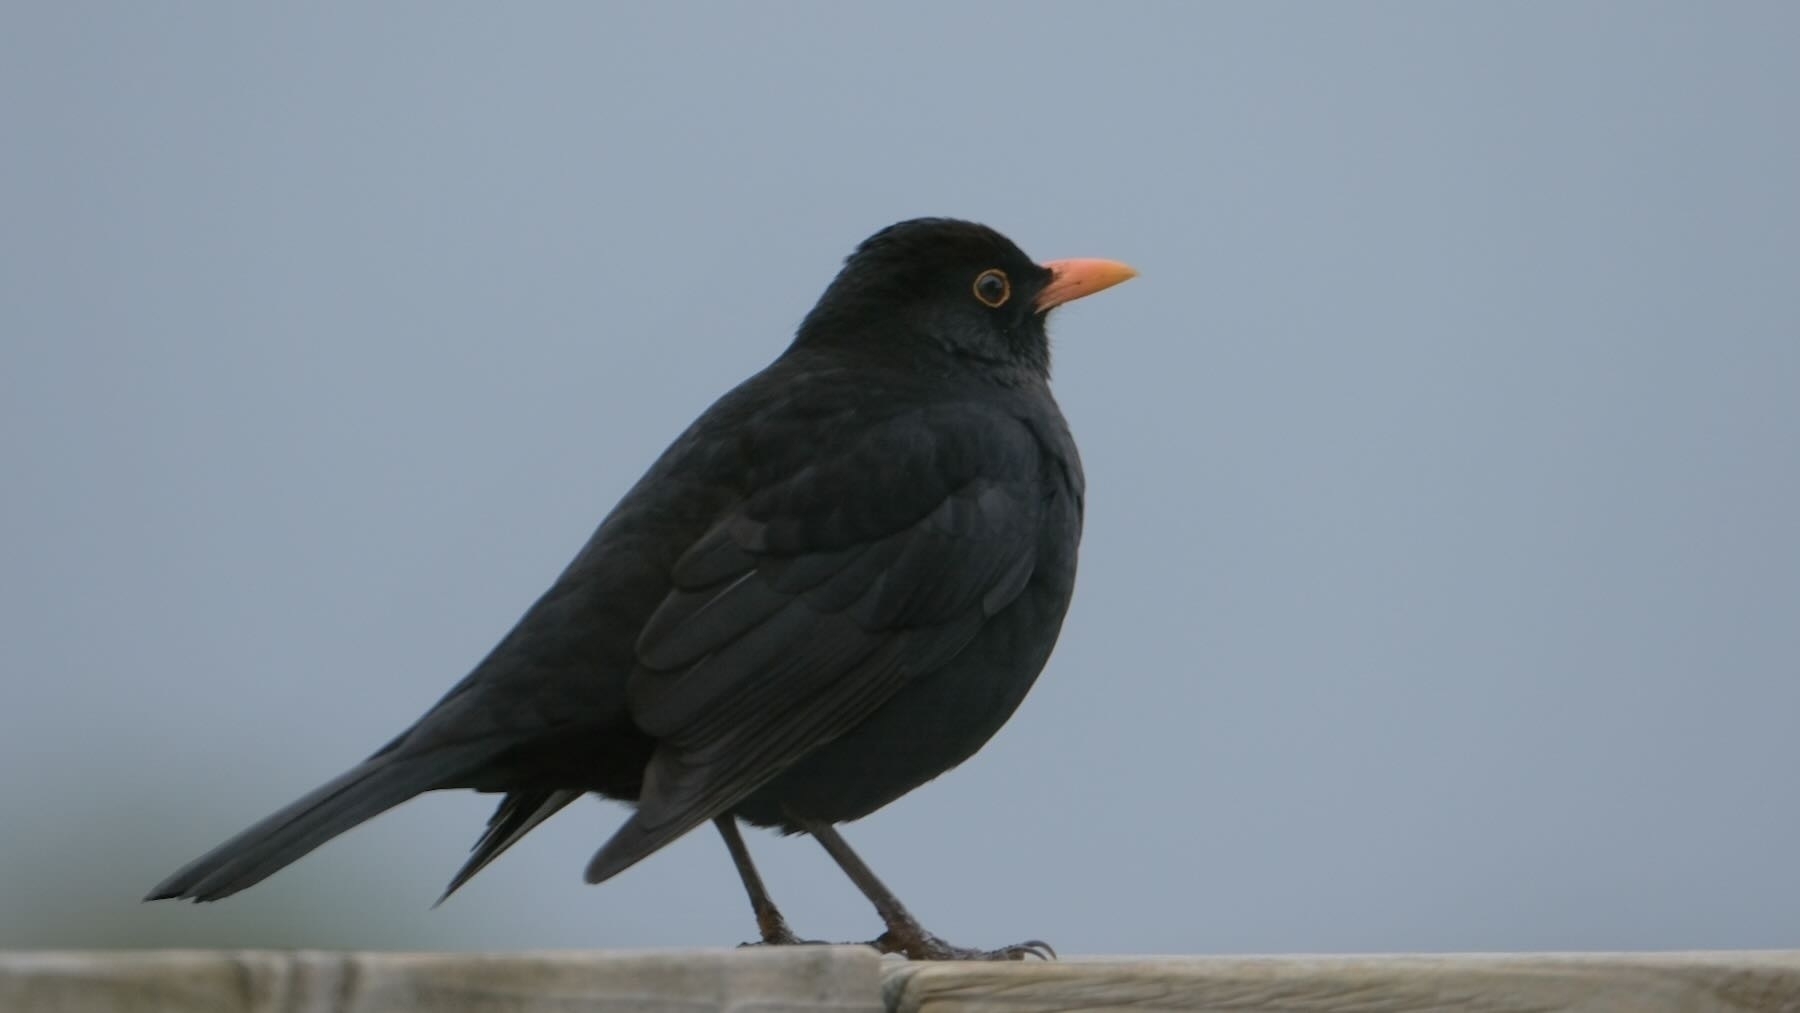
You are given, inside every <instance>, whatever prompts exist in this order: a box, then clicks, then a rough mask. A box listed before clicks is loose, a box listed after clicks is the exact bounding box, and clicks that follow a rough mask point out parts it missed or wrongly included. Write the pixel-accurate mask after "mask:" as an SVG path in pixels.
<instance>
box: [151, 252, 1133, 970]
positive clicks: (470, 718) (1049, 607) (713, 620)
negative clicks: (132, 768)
mask: <svg viewBox="0 0 1800 1013" xmlns="http://www.w3.org/2000/svg"><path fill="white" fill-rule="evenodd" d="M1134 274H1135V272H1134V271H1132V269H1131V268H1129V267H1126V266H1125V265H1123V264H1119V263H1115V262H1112V261H1105V260H1063V261H1055V262H1051V263H1048V264H1045V265H1039V264H1036V263H1034V262H1033V261H1032V260H1030V259H1029V258H1027V257H1026V256H1025V254H1024V253H1022V252H1020V250H1019V248H1018V247H1017V246H1015V245H1013V244H1012V242H1010V241H1009V240H1007V239H1006V237H1004V236H1002V235H1000V234H999V233H998V232H995V231H993V230H992V229H989V228H987V227H985V226H981V225H976V224H974V223H970V222H962V221H954V220H949V219H937V218H928V219H918V220H914V221H907V222H901V223H899V224H897V225H893V226H890V227H888V228H886V229H883V230H882V231H880V232H878V233H876V234H875V235H874V236H872V237H870V238H869V239H868V240H866V241H865V242H863V243H862V245H861V246H859V247H858V248H857V249H856V251H855V252H854V253H853V254H852V255H851V256H850V257H849V258H848V259H847V260H846V261H845V263H844V267H843V269H842V270H841V271H840V272H839V274H838V276H837V278H836V279H835V280H834V281H833V282H832V283H831V286H830V287H829V288H827V289H826V290H825V294H824V295H823V296H822V297H821V298H820V299H819V302H818V305H817V306H815V307H814V308H813V310H812V312H811V313H809V314H807V316H806V318H805V320H804V321H802V323H801V324H800V328H799V331H798V332H797V334H796V335H795V337H794V340H793V343H792V344H791V345H790V346H789V347H788V349H787V351H785V352H784V353H783V354H782V355H781V356H780V357H779V358H778V359H776V360H775V361H774V362H773V363H772V364H770V365H769V366H768V367H767V368H766V369H764V370H763V371H762V372H760V373H758V374H756V375H755V376H753V377H751V378H750V379H748V380H746V381H745V382H744V383H742V384H741V385H739V386H738V387H737V388H736V389H734V390H732V391H731V392H730V393H728V394H726V395H725V396H724V397H722V398H720V399H719V400H718V401H717V402H716V403H715V404H713V406H712V407H711V408H709V409H707V411H706V413H705V414H703V415H701V416H700V418H699V419H698V420H697V421H696V422H694V423H693V424H692V425H691V426H689V427H688V429H687V431H686V432H685V433H683V434H682V435H681V436H680V437H679V438H677V439H676V440H675V442H674V444H673V445H671V446H670V447H669V448H668V450H667V451H665V452H664V453H663V455H662V457H661V458H659V459H658V460H657V462H656V463H655V464H654V465H652V466H651V468H650V470H649V472H648V473H647V474H645V475H644V477H643V478H642V479H641V480H639V481H638V483H637V485H635V486H634V487H633V488H632V489H631V491H630V492H628V493H626V495H625V498H624V499H623V500H621V501H620V502H619V504H618V506H617V507H615V508H614V509H613V511H612V513H611V514H610V515H609V516H608V517H607V518H606V520H605V521H604V522H602V523H601V525H600V528H599V530H598V531H596V532H595V533H594V535H593V537H591V538H590V539H589V540H588V542H587V544H586V545H585V546H584V547H583V548H582V550H581V552H580V553H579V554H578V555H577V556H576V557H575V560H574V562H572V563H570V564H569V566H568V568H567V569H566V570H564V571H563V573H562V575H561V576H560V577H558V578H557V580H556V583H555V584H554V585H552V586H551V588H550V590H549V591H548V592H547V593H546V594H545V595H544V596H543V597H542V598H540V599H538V601H537V602H536V603H535V604H534V605H533V606H532V607H531V609H530V610H529V611H528V612H526V613H525V615H524V617H523V618H521V619H520V620H519V623H518V625H517V626H516V627H514V628H513V630H512V631H511V632H510V633H508V634H507V635H506V637H505V638H504V639H502V640H501V641H500V643H499V645H498V646H496V647H495V648H494V649H493V651H492V652H491V653H489V654H488V656H487V657H486V658H485V659H483V660H482V661H481V663H480V664H478V665H476V666H475V669H474V670H473V671H471V672H470V673H469V674H468V675H467V676H465V677H464V678H463V680H462V681H461V682H459V683H457V684H456V686H455V687H454V688H452V689H451V690H450V692H449V693H448V694H447V695H446V696H445V697H444V698H443V699H442V700H440V701H438V703H437V705H436V706H434V707H432V708H431V710H429V711H427V712H426V713H425V715H424V716H423V717H421V718H420V719H419V720H418V721H417V722H416V723H414V724H413V726H412V727H411V728H408V729H407V730H406V731H405V732H403V733H401V735H400V736H399V737H398V738H396V739H394V740H393V741H392V742H389V743H388V744H387V745H385V746H383V747H382V748H381V749H379V750H377V751H376V752H375V754H374V755H372V756H370V757H369V758H368V759H367V760H364V761H363V762H362V763H361V764H359V765H358V766H356V767H354V768H352V769H351V770H350V771H348V772H347V773H345V774H343V775H341V776H339V777H338V778H337V779H336V780H333V781H331V782H329V783H327V784H325V785H323V786H322V787H320V788H318V789H316V790H315V791H313V792H312V793H311V794H309V795H307V796H305V797H304V798H301V799H300V800H298V801H296V802H294V803H293V804H291V805H289V806H288V807H287V808H285V809H282V810H281V811H279V812H277V813H275V814H274V815H272V816H270V817H268V818H267V819H265V820H263V821H262V822H260V823H258V824H256V825H255V826H252V827H250V828H249V829H248V830H245V831H243V832H242V833H240V834H238V835H237V836H236V837H234V838H232V839H231V840H229V841H226V842H225V843H224V844H221V845H220V846H218V847H217V848H215V849H213V850H212V851H210V852H208V853H207V854H205V855H203V856H201V857H200V858H198V859H196V860H195V861H193V862H192V863H190V864H189V865H188V866H187V867H186V868H183V869H182V870H181V871H179V872H177V873H175V874H174V875H173V876H170V877H169V878H168V879H167V880H165V881H164V882H163V883H161V884H160V885H158V886H157V887H156V889H155V890H153V891H151V893H150V896H149V897H148V898H146V899H149V900H157V899H162V898H192V899H194V900H196V901H209V900H217V899H219V898H221V897H226V896H229V895H231V894H233V893H236V892H238V891H239V890H242V889H244V888H246V887H248V886H251V885H253V884H255V883H257V882H260V881H261V880H262V879H264V878H265V877H267V876H269V875H270V874H272V873H274V872H275V871H276V870H278V869H281V868H282V867H284V866H286V865H288V864H289V863H291V862H293V861H295V860H297V859H299V858H300V857H301V856H302V855H305V854H306V853H307V852H309V851H311V850H312V849H314V848H316V847H318V846H319V845H320V844H323V843H324V842H326V841H327V840H330V839H331V838H333V837H335V836H337V835H338V834H341V833H343V832H344V831H346V830H349V829H350V828H351V827H354V826H356V825H358V824H360V823H362V822H363V821H364V820H367V819H370V818H371V817H373V816H376V815H378V814H380V813H382V812H385V811H386V810H388V809H391V808H393V807H394V806H396V805H399V804H400V803H402V802H405V801H406V800H408V799H410V798H412V797H414V796H416V795H419V794H421V793H423V792H427V791H434V790H439V789H447V788H464V789H474V790H475V791H481V792H498V793H504V796H505V797H504V798H503V799H502V800H501V802H500V806H499V809H498V810H497V811H496V812H495V813H494V815H493V817H492V819H490V820H489V821H488V828H487V832H486V833H485V834H484V835H483V836H482V838H481V839H480V841H478V842H477V843H476V845H475V848H474V853H473V855H472V856H471V857H470V859H469V861H468V863H467V864H466V865H465V866H464V867H463V869H462V870H461V871H460V872H458V873H457V875H456V877H455V878H454V879H453V880H452V881H451V883H450V886H449V889H448V890H446V891H445V894H444V896H445V897H448V896H449V895H450V893H451V892H453V891H455V890H456V889H457V888H458V887H460V886H461V885H462V884H463V883H465V882H467V881H468V879H469V877H471V876H473V875H474V874H475V873H476V872H478V871H480V870H481V869H482V868H483V867H485V866H486V865H487V864H488V863H489V862H491V861H493V860H494V858H495V857H497V856H498V855H499V854H500V853H501V852H503V851H505V850H506V849H507V848H508V847H511V846H512V845H513V843H515V842H516V841H518V840H519V839H520V838H521V837H523V836H524V835H525V834H526V833H528V832H529V831H531V830H532V829H533V828H535V827H536V826H537V825H538V824H540V823H542V822H543V821H544V820H546V819H548V818H549V817H550V816H552V815H554V814H555V813H556V812H557V811H558V810H560V809H562V808H563V807H564V806H566V805H568V804H569V803H570V802H572V801H574V800H575V799H577V798H579V797H581V796H582V795H583V794H586V793H588V792H593V793H596V794H599V795H602V796H605V797H607V798H613V799H620V800H624V801H628V802H632V803H635V805H636V811H635V813H634V814H633V815H632V816H631V818H630V819H629V820H628V821H626V823H625V825H624V826H622V827H620V828H619V830H618V832H617V833H615V834H614V835H613V837H612V839H611V840H609V841H607V842H606V844H605V845H604V846H603V847H601V849H600V851H599V852H598V853H597V854H596V855H595V856H594V858H593V860H592V861H591V862H590V863H589V864H588V867H587V881H588V882H590V883H599V882H601V881H603V880H606V879H609V878H611V877H612V876H615V875H617V874H618V873H620V872H622V871H624V870H625V869H627V868H629V867H630V866H631V865H633V864H634V863H636V862H638V861H639V860H641V859H643V858H644V857H646V856H648V855H649V854H651V853H652V852H654V851H656V850H657V849H658V848H661V847H662V846H663V845H665V844H668V843H669V842H671V841H673V840H675V839H676V838H678V837H680V836H681V835H683V834H685V833H687V832H688V831H689V830H692V829H694V828H695V827H697V826H699V825H700V824H701V823H704V822H706V821H708V820H711V821H713V823H714V824H715V825H716V826H717V827H718V829H719V832H720V833H721V834H722V835H723V836H724V839H725V843H726V846H727V847H728V848H729V849H730V851H731V855H732V859H733V862H734V863H735V864H736V866H737V869H738V872H739V874H740V876H741V877H742V879H743V881H744V886H745V888H746V890H747V891H748V892H749V894H750V899H751V903H752V905H753V907H754V908H755V910H756V916H757V923H758V927H759V929H760V930H761V934H762V940H763V942H765V943H771V944H776V943H794V942H800V941H801V940H799V939H798V938H796V937H795V935H794V934H793V933H792V932H791V931H789V929H788V927H787V924H786V923H785V921H784V920H783V919H782V916H781V914H780V912H779V911H778V910H777V909H776V907H775V905H774V904H773V903H772V902H771V901H770V900H769V897H768V894H767V892H766V891H765V890H764V889H763V886H762V882H761V880H760V878H759V877H758V875H757V873H756V869H755V867H754V866H753V865H752V864H751V861H750V856H749V852H748V851H747V850H746V849H745V846H744V842H743V838H742V836H741V835H740V834H739V832H738V826H737V821H738V820H745V821H748V822H749V823H751V824H754V825H756V826H762V827H774V828H777V829H779V830H781V831H783V832H785V833H806V834H811V835H812V836H813V837H815V838H817V839H818V841H819V843H820V844H822V845H823V846H824V847H825V849H826V851H828V852H829V853H830V854H831V856H832V858H833V859H835V860H836V861H837V863H838V864H839V865H840V866H841V867H842V868H843V869H844V871H845V872H846V873H847V874H848V875H849V876H850V878H851V879H852V880H854V881H855V883H856V885H857V886H858V887H859V888H860V889H861V890H862V891H863V893H864V894H865V895H866V896H867V897H868V898H869V900H870V901H871V902H873V903H874V905H875V907H876V910H877V912H878V913H879V914H880V915H881V918H882V920H883V921H884V922H885V924H886V926H887V931H886V932H885V933H884V934H883V935H882V936H881V937H880V938H878V939H876V940H875V941H874V942H873V943H872V944H871V945H874V946H875V947H876V948H878V949H880V950H882V951H883V952H890V953H901V954H905V955H906V956H908V957H912V958H914V959H933V958H935V959H945V958H961V959H973V958H986V959H1007V958H1011V959H1018V958H1020V957H1023V956H1024V955H1026V954H1028V953H1029V954H1035V955H1039V956H1044V955H1045V954H1046V951H1048V949H1049V948H1048V947H1047V946H1044V945H1043V944H1041V943H1036V942H1033V943H1024V944H1019V945H1017V946H1009V947H1004V948H1002V949H999V950H993V951H979V950H967V949H962V948H959V947H954V946H951V945H949V944H947V943H945V942H943V941H942V940H940V939H938V938H937V937H935V936H933V935H931V934H929V933H927V932H925V931H924V929H923V928H921V926H920V925H919V923H918V921H916V920H915V919H914V918H913V917H912V915H911V914H909V913H908V912H907V910H906V909H905V908H904V907H903V906H901V904H900V903H899V901H898V900H896V899H895V898H894V896H893V894H892V893H891V892H889V891H888V890H887V888H886V887H885V886H883V885H882V883H881V882H880V880H878V879H876V877H875V875H874V873H872V872H871V871H870V870H869V869H868V867H867V866H866V865H864V864H863V863H862V861H861V860H860V859H859V858H857V856H856V855H855V853H854V852H852V851H851V850H850V848H849V845H847V844H846V843H845V842H844V839H843V838H842V837H841V836H839V834H838V832H837V830H836V829H835V828H834V826H833V824H837V823H843V822H846V821H849V820H854V819H858V818H860V817H862V816H866V815H868V814H869V813H871V812H874V811H875V810H876V809H879V808H881V807H882V806H884V805H886V804H887V803H889V802H892V801H893V800H895V799H897V798H899V797H900V796H901V795H904V794H905V793H907V792H909V791H911V790H912V789H914V788H916V787H918V786H919V785H921V784H923V783H925V782H926V781H929V780H931V779H932V778H934V777H936V776H938V775H939V774H942V773H943V772H945V771H946V770H949V769H950V768H952V767H954V766H956V765H957V764H959V763H961V762H962V761H964V760H966V759H968V758H969V757H970V756H971V755H973V754H974V753H975V751H976V750H977V749H979V748H981V746H982V745H983V744H984V743H986V742H987V740H988V738H989V737H991V736H992V735H993V734H994V732H995V731H997V730H998V729H999V728H1000V726H1001V725H1002V724H1003V723H1005V721H1006V719H1007V718H1008V717H1010V716H1011V715H1012V712H1013V710H1014V708H1016V707H1017V706H1018V705H1019V701H1020V700H1021V699H1023V698H1024V696H1025V693H1026V691H1027V690H1029V689H1030V688H1031V685H1032V683H1033V682H1034V681H1035V680H1036V679H1037V675H1038V672H1039V671H1040V670H1041V669H1042V668H1043V666H1044V663H1045V661H1046V660H1047V659H1048V658H1049V656H1050V650H1051V647H1052V646H1053V645H1054V644H1055V641H1056V637H1057V634H1058V632H1059V630H1060V629H1061V627H1062V622H1063V615H1064V613H1065V611H1066V610H1067V608H1068V605H1069V596H1070V592H1071V590H1072V588H1073V586H1074V581H1075V557H1076V549H1077V546H1078V544H1079V542H1080V539H1081V518H1082V495H1083V479H1082V472H1081V462H1080V459H1079V458H1078V457H1077V455H1076V452H1075V443H1074V441H1073V439H1072V438H1071V437H1070V435H1069V429H1068V426H1067V424H1066V423H1065V422H1064V421H1063V416H1062V412H1061V411H1060V410H1059V409H1058V407H1057V404H1056V401H1055V400H1054V399H1053V398H1052V397H1051V395H1050V388H1049V375H1050V346H1049V342H1048V339H1047V337H1046V334H1045V329H1044V323H1045V317H1046V315H1047V314H1048V313H1049V312H1050V310H1052V309H1053V308H1055V307H1057V306H1060V305H1062V304H1063V303H1066V302H1068V301H1070V300H1071V299H1078V298H1080V297H1082V296H1085V295H1089V294H1091V293H1093V292H1098V291H1100V290H1101V289H1104V288H1107V287H1110V286H1112V285H1116V284H1118V283H1119V282H1122V281H1124V280H1126V279H1128V278H1130V277H1132V276H1133V275H1134Z"/></svg>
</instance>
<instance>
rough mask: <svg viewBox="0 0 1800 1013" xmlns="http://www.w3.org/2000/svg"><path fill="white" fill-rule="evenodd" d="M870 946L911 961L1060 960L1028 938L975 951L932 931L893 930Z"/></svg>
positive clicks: (1046, 946) (1045, 946)
mask: <svg viewBox="0 0 1800 1013" xmlns="http://www.w3.org/2000/svg"><path fill="white" fill-rule="evenodd" d="M868 945H870V946H872V947H874V948H875V949H876V950H878V951H880V952H882V953H895V954H899V955H900V956H902V957H905V958H906V959H908V960H1024V959H1025V958H1026V957H1036V958H1037V959H1039V960H1045V961H1049V960H1055V959H1056V949H1055V947H1053V946H1051V945H1050V944H1049V943H1046V942H1044V941H1043V940H1042V939H1027V940H1026V941H1024V942H1022V943H1014V944H1013V945H1011V946H1002V947H1000V948H999V949H997V950H975V949H970V948H968V947H965V946H954V945H952V944H950V943H947V942H945V941H943V940H942V939H939V938H938V937H937V936H934V935H932V934H931V933H929V932H921V933H918V934H917V935H914V934H912V933H895V932H893V931H892V930H890V931H887V932H884V933H882V934H881V936H880V938H877V939H875V940H873V941H871V942H870V943H869V944H868Z"/></svg>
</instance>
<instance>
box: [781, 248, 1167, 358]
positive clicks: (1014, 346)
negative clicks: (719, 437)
mask: <svg viewBox="0 0 1800 1013" xmlns="http://www.w3.org/2000/svg"><path fill="white" fill-rule="evenodd" d="M1136 274H1137V272H1136V271H1134V270H1132V269H1131V268H1129V267H1127V266H1125V265H1124V264H1121V263H1119V262H1117V261H1112V260H1054V261H1050V262H1048V263H1045V264H1039V263H1037V262H1035V261H1033V260H1032V259H1031V258H1030V257H1027V256H1026V255H1025V254H1024V252H1023V251H1021V250H1020V249H1019V248H1018V247H1017V246H1015V245H1013V242H1012V241H1011V240H1009V239H1007V238H1006V237H1005V236H1003V235H1001V234H1000V233H998V232H995V231H994V230H993V229H990V228H988V227H987V226H985V225H977V224H975V223H974V222H964V221H956V220H954V219H949V218H916V219H913V220H911V221H905V222H900V223H899V224H897V225H890V226H888V227H887V228H885V229H882V230H881V231H880V232H877V233H875V234H874V235H873V236H870V237H869V238H868V239H866V240H864V241H863V243H862V245H860V246H858V247H857V248H856V252H854V253H852V254H851V255H850V257H849V259H847V260H846V261H845V262H844V267H843V270H841V271H839V272H838V276H837V278H836V279H835V280H833V281H832V283H831V286H830V287H829V288H827V289H826V290H825V294H824V295H823V296H821V297H820V298H819V303H818V305H817V306H815V307H813V310H812V312H811V313H809V314H807V317H806V320H805V321H803V322H802V323H801V325H800V331H799V334H798V336H797V337H796V339H795V343H796V345H797V346H814V347H817V346H833V347H841V348H849V349H854V350H857V351H859V352H866V353H869V354H874V355H878V356H881V357H887V356H895V357H901V358H906V359H917V358H919V357H941V356H944V355H946V354H947V355H949V356H951V357H953V358H955V359H959V360H963V361H964V362H966V363H968V364H971V365H974V366H976V367H977V368H987V369H999V370H1004V371H1011V370H1017V369H1019V368H1025V369H1029V370H1031V371H1033V372H1036V373H1039V374H1046V375H1047V374H1048V372H1049V368H1050V345H1049V339H1048V337H1047V336H1046V334H1045V330H1044V321H1045V317H1046V316H1048V314H1049V313H1050V311H1051V310H1052V309H1055V308H1056V307H1058V306H1060V305H1062V304H1063V303H1066V302H1069V301H1070V300H1073V299H1079V298H1081V297H1082V296H1085V295H1091V294H1093V293H1095V292H1098V291H1100V290H1102V289H1106V288H1111V287H1112V286H1114V285H1117V284H1119V283H1120V282H1122V281H1125V280H1126V279H1129V278H1131V277H1133V276H1135V275H1136Z"/></svg>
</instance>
